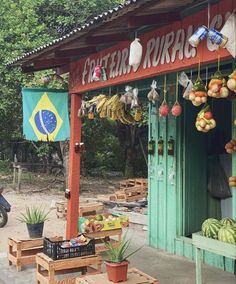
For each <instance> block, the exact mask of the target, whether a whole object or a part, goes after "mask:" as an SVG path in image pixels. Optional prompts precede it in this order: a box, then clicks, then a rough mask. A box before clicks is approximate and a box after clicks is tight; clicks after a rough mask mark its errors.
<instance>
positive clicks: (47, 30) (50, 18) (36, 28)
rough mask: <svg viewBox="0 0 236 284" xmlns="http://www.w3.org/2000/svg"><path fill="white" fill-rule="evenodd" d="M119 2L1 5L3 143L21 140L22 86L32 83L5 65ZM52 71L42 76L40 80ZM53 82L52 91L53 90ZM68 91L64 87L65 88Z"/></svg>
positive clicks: (22, 0)
mask: <svg viewBox="0 0 236 284" xmlns="http://www.w3.org/2000/svg"><path fill="white" fill-rule="evenodd" d="M117 3H119V1H117V0H99V1H96V0H89V1H88V0H82V1H80V0H71V1H68V0H61V1H57V0H18V1H15V0H2V1H1V5H0V17H1V21H0V62H1V64H0V87H1V88H0V142H1V141H4V142H5V143H9V142H10V141H16V140H20V139H22V138H23V137H22V104H21V95H20V93H21V86H24V85H27V82H28V83H29V81H30V80H32V75H25V74H23V73H22V72H21V69H20V68H7V67H6V66H5V64H6V63H7V62H9V61H11V60H12V59H14V58H16V57H17V56H21V55H22V54H23V53H26V52H29V51H31V50H33V49H34V48H36V47H39V46H41V45H43V44H45V43H48V42H51V41H52V40H53V39H55V38H58V37H59V36H61V35H62V34H64V33H65V32H69V31H70V30H71V29H73V28H75V27H77V26H79V25H80V24H83V23H84V22H85V20H86V18H88V17H91V16H93V15H95V14H98V13H101V12H103V11H105V10H107V9H109V8H111V6H114V5H117ZM48 72H49V73H50V72H51V71H46V72H39V75H36V78H39V79H41V78H42V77H44V74H46V75H47V74H48ZM54 83H55V82H51V84H49V87H54V86H53V84H54ZM63 87H65V86H63Z"/></svg>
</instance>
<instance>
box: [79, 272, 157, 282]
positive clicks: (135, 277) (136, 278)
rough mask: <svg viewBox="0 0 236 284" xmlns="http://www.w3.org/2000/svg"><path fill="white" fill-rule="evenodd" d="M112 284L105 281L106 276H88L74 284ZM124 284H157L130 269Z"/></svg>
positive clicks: (149, 277) (147, 276)
mask: <svg viewBox="0 0 236 284" xmlns="http://www.w3.org/2000/svg"><path fill="white" fill-rule="evenodd" d="M95 283H96V284H112V283H113V282H111V281H109V280H108V279H107V274H106V273H103V274H97V275H88V276H84V277H78V278H76V284H95ZM122 283H124V284H158V283H159V282H158V281H157V279H154V278H153V277H151V276H149V275H147V274H146V273H143V272H142V271H140V270H138V269H136V268H131V269H129V271H128V278H127V281H124V282H122Z"/></svg>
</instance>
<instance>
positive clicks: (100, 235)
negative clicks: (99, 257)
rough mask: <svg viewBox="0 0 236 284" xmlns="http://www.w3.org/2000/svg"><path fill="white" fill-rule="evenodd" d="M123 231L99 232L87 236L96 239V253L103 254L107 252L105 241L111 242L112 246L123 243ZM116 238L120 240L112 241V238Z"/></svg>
mask: <svg viewBox="0 0 236 284" xmlns="http://www.w3.org/2000/svg"><path fill="white" fill-rule="evenodd" d="M121 235H122V229H114V230H107V231H99V232H93V233H89V234H86V236H88V237H90V238H94V239H95V249H96V253H101V252H104V251H106V250H107V247H106V246H105V244H104V241H109V242H110V243H112V245H113V246H114V247H115V246H118V245H119V244H120V242H121ZM114 236H116V237H117V238H118V240H114V239H111V237H114Z"/></svg>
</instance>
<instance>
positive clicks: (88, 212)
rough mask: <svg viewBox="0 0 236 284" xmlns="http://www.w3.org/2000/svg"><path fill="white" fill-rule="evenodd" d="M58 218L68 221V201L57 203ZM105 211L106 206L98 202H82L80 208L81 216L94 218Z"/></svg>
mask: <svg viewBox="0 0 236 284" xmlns="http://www.w3.org/2000/svg"><path fill="white" fill-rule="evenodd" d="M56 210H57V211H56V214H57V218H60V219H66V214H67V201H57V202H56ZM103 210H104V205H103V204H102V203H98V202H82V203H80V206H79V216H81V217H84V216H92V215H96V214H97V213H99V212H102V211H103Z"/></svg>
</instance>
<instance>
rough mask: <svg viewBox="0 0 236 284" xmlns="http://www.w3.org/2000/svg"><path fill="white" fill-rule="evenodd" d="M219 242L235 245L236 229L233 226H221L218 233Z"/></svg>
mask: <svg viewBox="0 0 236 284" xmlns="http://www.w3.org/2000/svg"><path fill="white" fill-rule="evenodd" d="M218 239H219V241H222V242H225V243H230V244H236V227H235V226H230V225H227V226H223V227H221V228H220V230H219V232H218Z"/></svg>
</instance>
